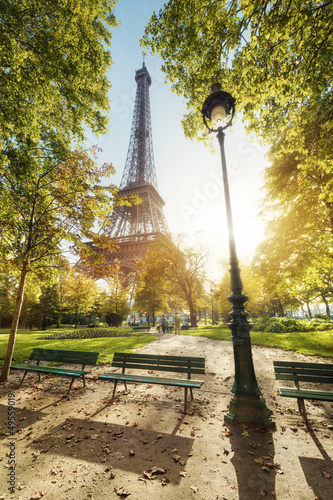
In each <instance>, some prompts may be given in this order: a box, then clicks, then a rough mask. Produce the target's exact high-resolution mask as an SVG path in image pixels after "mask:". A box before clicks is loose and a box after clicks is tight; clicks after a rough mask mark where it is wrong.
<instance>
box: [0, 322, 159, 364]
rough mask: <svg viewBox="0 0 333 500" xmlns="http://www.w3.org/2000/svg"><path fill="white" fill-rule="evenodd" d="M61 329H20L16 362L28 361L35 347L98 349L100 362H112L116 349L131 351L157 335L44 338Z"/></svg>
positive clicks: (4, 338)
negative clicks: (43, 330)
mask: <svg viewBox="0 0 333 500" xmlns="http://www.w3.org/2000/svg"><path fill="white" fill-rule="evenodd" d="M119 330H120V329H119ZM7 331H8V330H7ZM59 331H62V330H61V329H60V330H59V329H58V328H55V329H53V330H51V329H50V330H47V332H38V333H37V332H34V333H30V332H29V331H28V330H19V332H18V334H17V336H16V341H15V349H14V356H13V358H14V361H15V363H22V362H23V361H26V360H27V359H28V358H29V356H30V353H31V351H32V349H33V348H34V347H45V348H48V349H68V350H73V351H97V352H99V353H100V355H99V357H98V364H104V363H111V361H112V358H113V353H114V352H115V351H122V352H130V351H131V350H132V349H137V348H139V347H142V346H144V345H146V344H149V343H150V342H154V340H156V337H154V336H153V335H150V334H148V333H137V334H136V333H133V334H131V336H130V337H102V338H95V339H94V338H92V339H57V340H45V339H43V338H42V337H45V335H48V334H50V333H59ZM124 331H128V328H126V329H125V328H124ZM0 332H1V334H0V364H2V362H3V359H4V357H5V354H6V349H7V343H8V334H7V333H5V332H6V330H0ZM21 332H24V333H21Z"/></svg>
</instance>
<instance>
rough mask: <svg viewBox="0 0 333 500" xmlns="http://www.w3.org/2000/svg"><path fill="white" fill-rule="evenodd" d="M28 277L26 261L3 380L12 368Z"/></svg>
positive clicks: (3, 368)
mask: <svg viewBox="0 0 333 500" xmlns="http://www.w3.org/2000/svg"><path fill="white" fill-rule="evenodd" d="M26 277H27V263H26V262H25V263H24V264H23V268H22V271H21V277H20V283H19V287H18V290H17V296H16V302H15V309H14V314H13V320H12V325H11V328H10V333H9V339H8V345H7V352H6V356H5V360H4V363H3V367H2V371H1V375H0V381H1V382H6V381H7V379H8V374H9V370H10V365H11V364H12V358H13V353H14V346H15V339H16V333H17V328H18V324H19V321H20V315H21V308H22V302H23V296H24V285H25V280H26Z"/></svg>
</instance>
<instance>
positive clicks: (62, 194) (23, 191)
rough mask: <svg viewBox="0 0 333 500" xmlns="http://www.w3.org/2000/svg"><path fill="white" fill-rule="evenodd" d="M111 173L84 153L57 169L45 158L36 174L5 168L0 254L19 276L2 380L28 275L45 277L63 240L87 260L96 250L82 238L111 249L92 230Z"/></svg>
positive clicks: (100, 216)
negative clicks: (104, 181) (102, 182)
mask: <svg viewBox="0 0 333 500" xmlns="http://www.w3.org/2000/svg"><path fill="white" fill-rule="evenodd" d="M112 172H113V168H112V167H111V166H110V165H104V166H103V167H102V168H98V166H97V165H96V164H95V162H94V161H93V159H92V158H91V157H90V156H89V154H88V152H83V153H76V154H74V155H73V156H72V157H70V158H68V159H67V160H66V161H62V162H59V163H57V164H55V165H50V164H49V161H48V159H45V162H44V163H41V165H40V166H39V169H38V170H37V169H36V170H35V171H29V172H28V171H26V172H22V168H21V165H20V164H16V163H15V162H14V163H13V164H9V165H7V166H5V167H3V169H2V172H1V175H0V181H1V184H0V199H1V200H2V206H1V209H0V211H1V216H2V220H1V225H0V230H1V235H2V239H1V241H0V256H2V258H3V259H6V261H7V263H8V264H9V265H10V266H11V267H12V268H13V269H14V270H16V272H17V273H18V275H19V285H18V289H17V296H16V304H15V309H14V316H13V321H12V326H11V333H10V339H9V343H8V348H7V354H6V358H5V363H4V366H3V371H2V374H1V377H0V379H1V380H6V378H7V376H8V370H9V366H10V362H11V357H12V354H13V349H14V343H15V336H16V331H17V326H18V322H19V318H20V312H21V307H22V301H23V296H24V286H25V281H26V277H27V274H28V272H34V273H37V274H38V273H41V274H43V273H44V274H45V270H46V269H50V268H51V269H52V268H53V267H54V265H56V264H57V259H59V257H60V254H61V251H62V247H61V245H62V244H63V243H64V242H66V241H67V242H71V243H72V248H73V250H74V251H76V252H78V253H79V252H80V253H81V254H84V253H89V256H90V258H92V256H93V253H94V252H93V250H92V249H91V247H87V246H86V245H84V244H83V243H82V239H83V238H89V239H90V240H92V241H93V242H94V243H95V245H97V246H99V247H100V248H108V249H110V247H112V244H110V242H109V241H108V239H107V238H105V237H103V236H99V235H98V234H96V232H95V231H94V224H95V223H98V222H99V221H101V224H104V221H105V220H106V219H107V215H108V213H109V210H110V194H112V193H114V192H115V191H116V188H115V187H114V186H109V187H107V186H102V185H101V184H100V181H101V180H102V177H104V176H109V175H110V174H111V173H112ZM97 257H98V258H99V259H100V258H101V256H100V255H98V256H97Z"/></svg>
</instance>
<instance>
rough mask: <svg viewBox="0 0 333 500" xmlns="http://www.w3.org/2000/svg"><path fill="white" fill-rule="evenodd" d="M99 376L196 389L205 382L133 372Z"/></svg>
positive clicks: (100, 376) (101, 376)
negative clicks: (134, 373) (132, 373)
mask: <svg viewBox="0 0 333 500" xmlns="http://www.w3.org/2000/svg"><path fill="white" fill-rule="evenodd" d="M98 378H101V379H106V380H115V379H117V380H122V381H126V382H140V383H147V384H160V385H177V386H179V387H192V388H195V389H200V387H201V386H202V384H203V381H202V380H193V379H190V380H187V379H186V380H183V379H179V380H177V379H173V378H164V377H149V376H145V375H131V374H126V373H124V374H122V373H119V374H115V373H104V374H103V375H99V377H98Z"/></svg>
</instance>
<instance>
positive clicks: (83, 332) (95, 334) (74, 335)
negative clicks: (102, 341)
mask: <svg viewBox="0 0 333 500" xmlns="http://www.w3.org/2000/svg"><path fill="white" fill-rule="evenodd" d="M99 337H130V334H129V333H128V332H122V331H119V330H109V329H107V328H98V329H95V328H89V330H88V329H85V328H82V329H79V330H74V331H70V332H60V333H53V334H51V335H46V336H45V337H43V339H44V340H50V339H96V338H99Z"/></svg>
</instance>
